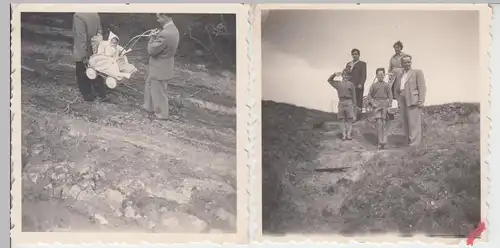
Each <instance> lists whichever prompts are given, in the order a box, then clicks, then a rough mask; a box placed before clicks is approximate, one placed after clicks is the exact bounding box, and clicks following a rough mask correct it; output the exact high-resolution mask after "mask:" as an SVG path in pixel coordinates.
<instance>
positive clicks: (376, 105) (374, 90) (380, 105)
mask: <svg viewBox="0 0 500 248" xmlns="http://www.w3.org/2000/svg"><path fill="white" fill-rule="evenodd" d="M376 74H377V81H376V82H375V83H373V84H372V86H371V87H370V91H369V93H368V104H369V105H371V107H372V108H373V118H374V119H376V120H377V136H378V148H379V149H384V148H385V146H386V145H387V131H388V128H387V127H388V125H387V119H388V118H387V111H388V109H389V107H390V106H391V103H392V91H391V89H390V87H389V84H388V83H386V82H384V77H385V69H384V68H378V69H377V70H376Z"/></svg>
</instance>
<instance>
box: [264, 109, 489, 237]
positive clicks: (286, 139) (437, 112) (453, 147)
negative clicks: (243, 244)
mask: <svg viewBox="0 0 500 248" xmlns="http://www.w3.org/2000/svg"><path fill="white" fill-rule="evenodd" d="M262 108H263V109H262V112H263V119H262V120H263V126H262V128H263V144H262V146H263V189H265V190H264V191H263V202H264V203H263V223H264V224H263V225H264V226H263V228H264V233H267V234H279V233H299V232H300V233H304V232H305V233H318V232H320V233H332V232H334V233H339V234H343V235H352V234H354V233H356V234H360V233H364V234H367V233H371V234H374V233H387V232H392V233H393V232H397V233H401V234H404V235H411V234H412V233H426V234H429V235H446V236H449V235H451V236H464V235H467V234H468V233H469V232H470V231H471V230H472V229H473V228H474V226H475V225H476V224H477V223H478V222H479V220H480V136H479V135H480V129H479V127H480V115H479V105H478V104H447V105H442V106H430V107H426V108H425V109H424V116H425V117H424V136H425V138H424V145H423V146H422V147H421V148H418V149H409V148H407V147H405V146H404V137H403V136H401V134H402V129H401V124H400V121H399V116H398V115H397V114H396V116H395V120H394V121H392V122H391V128H390V136H389V143H390V145H389V148H388V149H387V150H377V148H376V145H377V138H376V134H375V126H374V123H373V122H372V121H369V120H363V121H359V122H357V123H356V124H355V125H354V137H353V138H354V139H353V140H352V141H345V142H343V141H341V140H340V136H339V135H340V126H339V123H338V122H337V121H336V120H335V119H336V117H335V116H334V115H333V114H330V113H323V112H319V111H313V110H308V109H304V108H299V107H295V106H291V105H287V104H279V103H274V102H263V107H262ZM324 168H328V169H327V170H322V169H324Z"/></svg>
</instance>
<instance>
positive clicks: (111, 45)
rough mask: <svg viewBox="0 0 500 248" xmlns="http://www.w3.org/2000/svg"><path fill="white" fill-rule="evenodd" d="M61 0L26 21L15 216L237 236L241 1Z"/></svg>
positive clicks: (39, 222) (54, 226) (60, 224)
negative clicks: (137, 2) (92, 0)
mask: <svg viewBox="0 0 500 248" xmlns="http://www.w3.org/2000/svg"><path fill="white" fill-rule="evenodd" d="M53 6H55V7H58V12H46V10H44V12H40V11H39V12H34V11H26V12H22V13H20V19H21V26H20V27H19V26H17V27H15V28H20V34H21V38H20V42H21V46H20V47H21V51H20V57H21V58H20V60H21V61H20V62H21V68H18V69H19V70H21V82H20V83H19V82H18V83H17V85H18V87H20V88H21V90H20V92H21V101H22V103H21V111H22V138H21V139H22V168H21V164H19V165H17V167H16V168H19V170H21V169H22V178H18V179H17V180H19V181H22V210H21V211H22V223H18V225H19V226H18V227H17V228H21V231H22V232H90V233H103V232H105V233H123V232H132V233H194V234H196V233H201V234H203V233H207V234H210V233H227V234H236V233H237V226H238V224H237V222H238V221H237V215H238V213H239V212H238V211H237V210H238V207H237V205H238V204H237V159H236V154H237V152H236V151H237V150H236V145H237V138H236V137H237V129H236V119H237V118H236V114H237V109H236V83H237V82H236V81H237V80H236V78H237V75H236V74H237V61H236V60H237V56H236V55H237V44H236V43H237V14H236V12H234V13H217V8H215V7H214V8H212V9H209V8H208V9H206V10H207V13H198V12H199V11H198V12H196V13H191V14H190V13H178V11H177V12H174V13H170V12H168V9H169V8H165V6H163V7H162V6H161V5H158V6H159V7H156V8H155V7H154V6H155V5H149V6H152V7H148V8H149V9H148V10H149V12H147V13H145V11H144V7H143V8H142V9H143V10H142V11H140V12H138V13H134V12H129V13H125V12H123V11H122V12H116V13H114V12H110V11H109V9H110V8H108V9H107V10H105V11H99V6H96V8H95V10H96V11H95V12H90V11H89V8H86V9H85V10H84V11H82V12H78V11H74V12H70V11H67V12H62V11H61V9H62V7H60V6H57V5H53ZM66 6H67V5H66ZM177 7H178V6H177ZM127 8H128V9H133V8H132V7H127ZM173 8H174V7H172V8H170V10H172V9H173ZM38 9H40V8H38ZM73 9H75V8H74V7H73ZM184 9H186V8H184ZM227 9H229V8H227V7H226V8H225V11H226V12H227ZM165 10H167V11H165ZM209 10H210V11H211V12H210V11H209ZM238 56H240V55H238ZM238 83H240V82H238ZM15 85H16V84H15ZM14 87H16V86H14ZM18 114H20V113H18ZM15 166H16V165H15ZM15 197H16V196H15ZM116 241H117V242H119V241H120V240H116Z"/></svg>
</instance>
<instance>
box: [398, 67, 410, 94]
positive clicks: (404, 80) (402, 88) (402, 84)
mask: <svg viewBox="0 0 500 248" xmlns="http://www.w3.org/2000/svg"><path fill="white" fill-rule="evenodd" d="M408 74H409V73H408V71H404V72H403V76H402V77H401V85H399V89H400V90H401V91H403V90H404V89H405V85H406V81H408Z"/></svg>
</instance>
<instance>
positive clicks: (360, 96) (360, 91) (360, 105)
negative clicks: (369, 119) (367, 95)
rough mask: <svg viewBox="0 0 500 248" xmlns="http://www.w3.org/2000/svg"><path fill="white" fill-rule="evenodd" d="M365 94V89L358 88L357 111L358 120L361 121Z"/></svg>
mask: <svg viewBox="0 0 500 248" xmlns="http://www.w3.org/2000/svg"><path fill="white" fill-rule="evenodd" d="M363 93H364V88H361V89H360V88H358V87H356V107H358V111H356V113H357V118H356V119H358V120H359V119H360V118H361V110H362V109H363Z"/></svg>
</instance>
